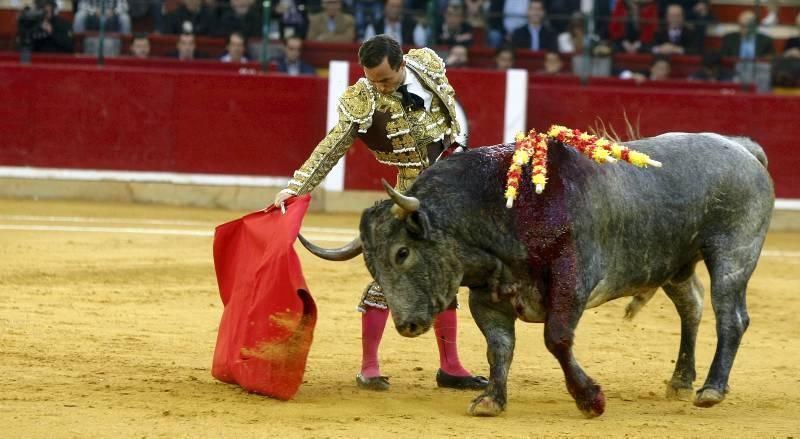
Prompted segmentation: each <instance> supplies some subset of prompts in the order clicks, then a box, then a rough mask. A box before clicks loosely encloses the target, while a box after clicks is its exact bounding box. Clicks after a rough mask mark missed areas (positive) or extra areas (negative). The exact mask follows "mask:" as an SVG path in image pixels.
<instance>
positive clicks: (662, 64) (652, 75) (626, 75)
mask: <svg viewBox="0 0 800 439" xmlns="http://www.w3.org/2000/svg"><path fill="white" fill-rule="evenodd" d="M671 72H672V65H671V64H670V62H669V58H667V57H666V56H663V55H656V56H654V57H653V61H652V62H651V63H650V71H649V72H646V73H641V72H633V71H630V70H625V71H623V72H622V73H621V74H620V75H619V77H620V78H621V79H632V80H634V81H635V82H636V83H637V84H642V83H644V82H647V81H648V80H650V81H663V80H665V79H669V76H670V74H671Z"/></svg>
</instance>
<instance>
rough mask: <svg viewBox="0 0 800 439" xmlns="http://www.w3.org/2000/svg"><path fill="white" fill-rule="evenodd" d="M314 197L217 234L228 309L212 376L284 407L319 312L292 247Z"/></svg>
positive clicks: (226, 226) (246, 219)
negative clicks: (271, 399)
mask: <svg viewBox="0 0 800 439" xmlns="http://www.w3.org/2000/svg"><path fill="white" fill-rule="evenodd" d="M310 199H311V197H310V195H304V196H302V197H293V198H291V199H290V200H288V201H287V203H286V207H287V208H286V214H282V213H281V210H280V209H276V208H271V209H269V210H268V211H267V212H266V213H265V212H255V213H251V214H249V215H246V216H244V217H242V218H240V219H237V220H235V221H231V222H228V223H225V224H222V225H220V226H218V227H217V229H216V232H215V234H214V268H215V270H216V273H217V283H218V284H219V292H220V296H221V297H222V303H223V305H224V306H225V310H224V311H223V313H222V321H221V322H220V325H219V334H218V335H217V346H216V348H215V350H214V363H213V366H212V368H211V374H212V375H213V376H214V378H216V379H218V380H220V381H224V382H226V383H231V384H238V385H240V386H241V387H242V388H244V389H245V390H248V391H250V392H255V393H260V394H264V395H268V396H272V397H274V398H278V399H283V400H288V399H291V398H292V397H293V396H294V395H295V393H297V390H298V388H299V387H300V384H301V383H302V382H303V373H304V372H305V366H306V358H307V357H308V351H309V348H310V347H311V341H312V339H313V334H314V325H315V324H316V322H317V307H316V305H315V304H314V299H313V298H312V297H311V295H310V294H309V292H308V287H306V282H305V279H304V278H303V272H302V270H301V267H300V260H299V259H298V257H297V253H296V252H295V251H294V246H293V245H294V242H295V239H297V235H298V233H299V232H300V224H301V222H302V221H303V216H304V215H305V213H306V210H308V204H309V201H310Z"/></svg>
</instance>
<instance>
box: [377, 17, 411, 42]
mask: <svg viewBox="0 0 800 439" xmlns="http://www.w3.org/2000/svg"><path fill="white" fill-rule="evenodd" d="M416 25H417V22H416V21H415V20H414V19H413V18H411V17H403V20H402V21H401V22H400V33H402V34H403V41H401V42H400V43H401V44H408V45H413V44H414V27H416ZM373 26H374V29H375V35H380V34H382V33H384V32H385V31H386V29H385V28H386V21H385V20H378V21H377V22H376V23H375V24H374V25H373Z"/></svg>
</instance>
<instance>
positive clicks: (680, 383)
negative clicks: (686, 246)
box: [663, 274, 703, 401]
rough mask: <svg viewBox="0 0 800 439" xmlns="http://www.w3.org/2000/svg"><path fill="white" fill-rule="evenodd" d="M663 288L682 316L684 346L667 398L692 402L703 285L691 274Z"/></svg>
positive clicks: (669, 385) (668, 385) (682, 341)
mask: <svg viewBox="0 0 800 439" xmlns="http://www.w3.org/2000/svg"><path fill="white" fill-rule="evenodd" d="M663 288H664V291H665V292H666V293H667V296H668V297H669V298H670V300H672V303H673V304H674V305H675V309H676V310H677V311H678V315H679V316H680V317H681V345H680V350H679V352H678V360H677V361H676V363H675V372H674V373H673V374H672V379H671V380H670V381H669V383H667V398H670V399H680V400H682V401H689V400H691V399H692V383H693V382H694V379H695V377H696V373H695V357H694V354H695V346H696V342H697V329H698V327H699V326H700V319H701V317H702V316H703V285H702V284H701V283H700V280H699V279H698V278H697V275H696V274H692V275H691V276H690V277H689V278H688V279H685V280H683V281H682V282H679V283H668V284H665V285H663Z"/></svg>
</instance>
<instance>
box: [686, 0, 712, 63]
mask: <svg viewBox="0 0 800 439" xmlns="http://www.w3.org/2000/svg"><path fill="white" fill-rule="evenodd" d="M683 11H684V12H685V13H686V19H687V21H688V22H689V24H690V25H692V26H694V34H695V36H696V37H697V39H698V48H699V49H700V51H701V52H702V50H703V48H704V47H703V46H704V45H705V44H704V43H705V37H706V29H708V27H709V26H711V25H713V24H714V23H716V22H717V19H716V17H714V16H713V15H712V14H711V0H698V1H697V3H695V4H694V5H693V6H691V7H690V8H688V9H687V7H686V6H684V8H683Z"/></svg>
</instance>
